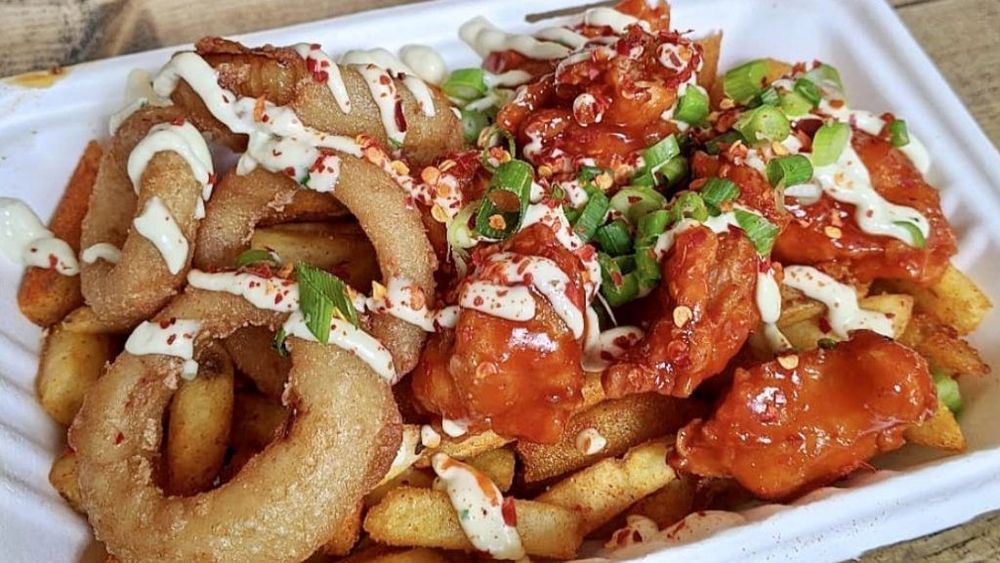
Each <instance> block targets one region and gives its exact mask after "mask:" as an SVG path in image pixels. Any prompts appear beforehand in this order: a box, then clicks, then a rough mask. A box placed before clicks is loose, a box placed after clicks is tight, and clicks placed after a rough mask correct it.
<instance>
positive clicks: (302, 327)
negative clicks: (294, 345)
mask: <svg viewBox="0 0 1000 563" xmlns="http://www.w3.org/2000/svg"><path fill="white" fill-rule="evenodd" d="M281 328H282V329H283V330H284V331H285V334H287V335H288V336H294V337H296V338H301V339H302V340H308V341H310V342H318V341H317V340H316V336H315V335H313V333H312V331H310V330H309V327H308V326H307V325H306V318H305V315H303V313H302V311H301V310H296V311H295V312H294V313H292V314H291V315H290V316H289V317H288V320H287V321H285V324H283V325H282V327H281ZM329 343H330V344H333V345H335V346H337V347H338V348H342V349H344V350H347V351H348V352H351V353H352V354H354V355H355V356H357V357H358V359H360V360H361V361H363V362H364V363H366V364H368V366H369V367H371V368H372V370H374V371H375V373H377V374H379V376H380V377H382V379H385V380H386V381H388V382H389V383H390V384H395V383H396V382H398V381H399V378H400V377H401V375H402V374H399V373H397V372H396V367H395V365H394V364H393V361H392V354H391V353H389V350H388V349H387V348H386V347H385V346H383V345H382V343H381V342H379V341H378V339H377V338H375V337H374V336H372V335H370V334H368V333H367V332H365V331H363V330H361V329H360V328H356V327H355V326H354V325H352V324H351V323H349V322H347V321H344V320H341V319H339V318H337V317H333V318H332V319H330V342H329Z"/></svg>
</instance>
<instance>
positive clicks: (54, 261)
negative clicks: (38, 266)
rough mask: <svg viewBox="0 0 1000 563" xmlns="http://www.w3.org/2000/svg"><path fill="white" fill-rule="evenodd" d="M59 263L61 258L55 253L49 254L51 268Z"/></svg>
mask: <svg viewBox="0 0 1000 563" xmlns="http://www.w3.org/2000/svg"><path fill="white" fill-rule="evenodd" d="M58 264H59V259H58V258H56V255H55V254H49V268H50V269H54V268H55V267H56V266H57V265H58Z"/></svg>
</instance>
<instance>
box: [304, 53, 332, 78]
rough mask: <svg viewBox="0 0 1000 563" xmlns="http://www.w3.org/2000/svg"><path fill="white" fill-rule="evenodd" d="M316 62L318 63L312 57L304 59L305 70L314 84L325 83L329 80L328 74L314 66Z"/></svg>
mask: <svg viewBox="0 0 1000 563" xmlns="http://www.w3.org/2000/svg"><path fill="white" fill-rule="evenodd" d="M317 62H318V61H317V60H316V59H314V58H312V57H308V58H306V70H308V71H309V73H310V74H312V77H313V80H315V81H316V82H320V83H325V82H326V81H327V79H328V78H330V74H329V73H328V72H327V71H325V70H323V69H322V68H320V67H319V66H318V65H317V64H316V63H317Z"/></svg>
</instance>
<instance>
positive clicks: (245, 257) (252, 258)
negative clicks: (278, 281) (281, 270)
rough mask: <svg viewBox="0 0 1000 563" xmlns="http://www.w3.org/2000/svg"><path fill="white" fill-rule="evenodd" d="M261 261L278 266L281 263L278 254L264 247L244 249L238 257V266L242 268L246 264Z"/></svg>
mask: <svg viewBox="0 0 1000 563" xmlns="http://www.w3.org/2000/svg"><path fill="white" fill-rule="evenodd" d="M261 262H264V263H267V264H270V265H272V266H277V265H279V264H281V261H280V260H278V255H277V254H275V253H273V252H271V251H269V250H264V249H262V248H251V249H249V250H244V251H243V252H241V253H240V255H239V256H237V257H236V267H237V268H242V267H244V266H249V265H250V264H259V263H261Z"/></svg>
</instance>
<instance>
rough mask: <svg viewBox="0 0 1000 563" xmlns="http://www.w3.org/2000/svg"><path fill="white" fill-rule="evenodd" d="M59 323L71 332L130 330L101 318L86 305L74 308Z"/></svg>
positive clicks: (98, 332) (117, 332) (121, 332)
mask: <svg viewBox="0 0 1000 563" xmlns="http://www.w3.org/2000/svg"><path fill="white" fill-rule="evenodd" d="M59 325H60V326H61V327H62V328H63V329H64V330H68V331H69V332H80V333H83V334H124V333H127V332H128V331H127V330H124V329H123V327H121V326H118V325H114V324H111V323H108V322H106V321H103V320H101V319H100V318H99V317H98V316H97V313H95V312H94V310H93V309H91V308H90V307H88V306H86V305H84V306H83V307H77V308H76V309H73V311H72V312H71V313H70V314H68V315H66V318H64V319H63V321H62V322H61V323H59Z"/></svg>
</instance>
